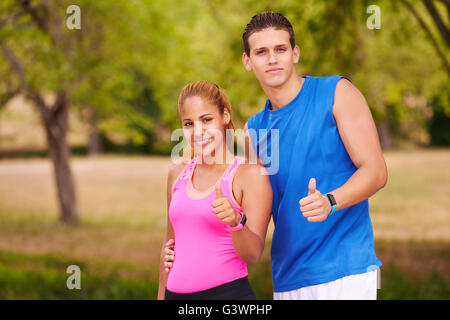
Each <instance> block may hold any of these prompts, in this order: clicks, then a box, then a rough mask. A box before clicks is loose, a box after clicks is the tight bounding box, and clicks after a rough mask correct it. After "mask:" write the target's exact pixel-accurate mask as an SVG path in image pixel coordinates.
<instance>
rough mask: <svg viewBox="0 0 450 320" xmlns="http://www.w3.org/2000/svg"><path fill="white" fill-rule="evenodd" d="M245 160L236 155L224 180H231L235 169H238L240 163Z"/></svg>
mask: <svg viewBox="0 0 450 320" xmlns="http://www.w3.org/2000/svg"><path fill="white" fill-rule="evenodd" d="M242 160H244V159H242V158H240V157H236V158H235V159H234V161H233V164H232V165H231V167H230V168H229V169H228V171H227V173H226V174H225V175H224V177H223V180H224V181H230V178H231V176H232V175H233V171H234V170H235V169H236V167H237V166H238V165H239V163H240V162H241V161H242Z"/></svg>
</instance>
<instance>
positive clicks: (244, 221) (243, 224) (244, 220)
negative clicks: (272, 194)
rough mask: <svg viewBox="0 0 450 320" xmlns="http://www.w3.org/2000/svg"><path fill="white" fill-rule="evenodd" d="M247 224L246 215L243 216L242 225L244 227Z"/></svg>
mask: <svg viewBox="0 0 450 320" xmlns="http://www.w3.org/2000/svg"><path fill="white" fill-rule="evenodd" d="M246 222H247V217H246V216H245V214H244V215H243V216H242V220H241V224H242V226H245V223H246Z"/></svg>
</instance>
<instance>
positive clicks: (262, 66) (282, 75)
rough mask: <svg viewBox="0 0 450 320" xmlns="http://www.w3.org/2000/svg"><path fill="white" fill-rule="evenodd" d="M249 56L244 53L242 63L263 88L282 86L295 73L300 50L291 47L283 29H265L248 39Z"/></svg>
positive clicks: (286, 33)
mask: <svg viewBox="0 0 450 320" xmlns="http://www.w3.org/2000/svg"><path fill="white" fill-rule="evenodd" d="M248 44H249V47H250V56H247V54H246V53H244V55H243V57H242V61H243V63H244V66H245V68H246V69H247V70H248V71H253V72H254V74H255V76H256V78H257V79H258V80H259V82H260V83H261V85H262V86H263V87H272V88H276V87H279V86H282V85H283V84H284V83H285V82H286V81H287V80H288V79H289V77H290V76H291V75H292V73H293V72H294V73H295V64H296V63H297V62H298V59H299V57H300V49H299V48H298V46H295V47H294V49H292V47H291V43H290V42H289V33H288V32H287V31H286V30H283V29H275V28H267V29H263V30H261V31H257V32H255V33H253V34H252V35H251V36H250V37H249V38H248Z"/></svg>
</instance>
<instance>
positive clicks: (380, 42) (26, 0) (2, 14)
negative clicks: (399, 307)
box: [0, 0, 450, 299]
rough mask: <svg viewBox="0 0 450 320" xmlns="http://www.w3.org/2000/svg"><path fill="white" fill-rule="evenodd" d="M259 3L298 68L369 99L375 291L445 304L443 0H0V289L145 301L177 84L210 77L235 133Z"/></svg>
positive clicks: (449, 285) (265, 263)
mask: <svg viewBox="0 0 450 320" xmlns="http://www.w3.org/2000/svg"><path fill="white" fill-rule="evenodd" d="M74 4H75V5H77V6H78V7H79V8H80V17H81V19H80V21H79V22H80V27H81V28H80V29H69V28H68V24H67V22H68V21H69V26H70V23H72V24H73V23H75V24H76V20H74V19H75V18H76V17H75V16H74V14H76V10H75V11H69V13H67V11H66V10H67V8H68V7H69V6H70V5H74ZM370 5H376V6H378V8H379V9H380V10H379V17H378V18H380V22H381V24H380V26H379V27H380V28H379V29H372V28H370V26H371V23H370V21H372V22H373V20H370V19H374V17H373V16H372V14H374V13H376V11H371V10H368V8H369V6H370ZM371 8H373V7H371ZM262 11H275V12H280V13H282V14H284V15H285V16H286V17H287V18H288V19H289V20H290V21H291V23H292V24H293V26H294V30H295V33H296V42H297V44H298V45H299V47H300V49H301V58H300V62H299V64H298V67H297V68H298V73H299V74H307V75H312V76H325V75H333V74H340V75H345V76H348V77H349V78H350V79H351V80H352V81H353V83H354V84H355V85H356V86H357V87H358V88H359V89H360V90H361V92H362V93H363V94H364V95H365V97H366V99H367V101H368V103H369V106H370V108H371V111H372V114H373V117H374V119H375V122H376V124H377V128H378V132H379V135H380V140H381V143H382V146H383V150H384V155H385V159H386V162H387V165H388V169H389V181H388V184H387V186H386V187H385V188H384V189H382V190H381V191H380V192H379V193H377V194H376V195H375V196H374V197H372V198H371V199H370V200H369V203H370V210H371V211H370V212H371V217H372V222H373V226H374V234H375V251H376V253H377V255H378V257H379V258H380V260H381V261H382V262H383V264H384V265H383V267H382V269H381V289H380V290H379V291H378V296H379V298H380V299H450V209H449V208H450V197H449V194H450V170H449V164H450V102H449V101H450V90H449V87H450V82H449V72H450V67H449V54H448V48H449V44H450V28H449V26H450V21H449V14H450V3H449V1H448V0H423V1H422V0H401V1H387V0H385V1H382V0H380V1H376V0H373V1H365V0H361V1H357V0H332V1H315V0H302V1H300V0H297V1H294V0H280V1H269V0H260V1H253V0H234V1H231V0H221V1H219V0H210V1H207V0H202V1H201V0H197V1H195V0H186V1H175V0H152V1H137V0H114V1H103V0H98V1H88V0H76V1H65V0H61V1H59V0H2V1H1V2H0V299H154V298H156V292H157V287H158V272H159V255H160V249H161V245H162V242H163V239H164V234H165V226H166V219H167V213H166V178H167V172H168V169H169V167H170V165H171V160H170V156H169V155H170V151H171V149H172V147H173V146H174V144H176V143H178V141H171V132H172V131H173V130H174V129H176V128H178V127H180V122H179V120H178V114H177V98H178V94H179V92H180V90H181V88H182V87H183V86H184V85H185V84H186V83H188V82H191V81H195V80H208V81H211V82H214V83H217V84H218V85H219V86H221V87H222V88H224V89H225V90H226V92H227V93H228V95H229V97H230V100H231V102H232V106H233V112H234V119H235V120H234V121H235V123H236V124H237V127H238V128H239V127H242V126H243V124H244V123H245V121H246V120H247V119H248V118H249V117H250V116H252V115H253V114H255V113H256V112H258V111H259V110H260V109H261V108H262V107H263V105H264V101H265V95H264V92H262V90H261V88H260V86H259V84H258V82H257V80H256V79H255V78H254V76H253V74H251V73H249V72H246V71H245V69H244V68H243V66H242V63H241V56H242V52H243V44H242V38H241V36H242V32H243V30H244V27H245V25H246V24H247V22H248V21H249V20H250V18H251V17H252V16H253V15H254V14H256V13H258V12H262ZM370 17H372V18H370ZM368 19H369V21H368ZM281 161H282V159H281ZM272 230H273V226H271V228H270V229H269V232H268V237H267V245H266V249H265V251H264V255H263V257H262V259H261V260H260V261H259V262H258V263H256V264H255V265H252V266H250V268H249V273H250V282H251V284H252V286H253V288H254V289H255V292H256V295H257V297H258V298H260V299H271V298H272V285H271V275H270V241H271V233H272ZM73 264H75V265H78V266H80V269H81V287H82V288H81V290H68V289H67V287H66V279H67V277H68V276H69V275H68V274H67V273H66V268H67V267H68V266H69V265H73Z"/></svg>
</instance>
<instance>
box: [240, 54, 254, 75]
mask: <svg viewBox="0 0 450 320" xmlns="http://www.w3.org/2000/svg"><path fill="white" fill-rule="evenodd" d="M242 63H243V64H244V67H245V69H246V70H247V71H252V66H251V65H250V58H249V57H248V56H247V54H246V53H245V52H244V53H243V54H242Z"/></svg>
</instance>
